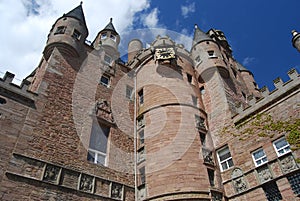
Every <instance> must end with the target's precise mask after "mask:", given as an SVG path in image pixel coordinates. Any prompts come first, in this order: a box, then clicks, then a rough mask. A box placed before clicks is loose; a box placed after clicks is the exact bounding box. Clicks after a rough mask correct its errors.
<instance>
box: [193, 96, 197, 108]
mask: <svg viewBox="0 0 300 201" xmlns="http://www.w3.org/2000/svg"><path fill="white" fill-rule="evenodd" d="M192 101H193V106H196V107H197V106H198V98H197V97H196V96H193V95H192Z"/></svg>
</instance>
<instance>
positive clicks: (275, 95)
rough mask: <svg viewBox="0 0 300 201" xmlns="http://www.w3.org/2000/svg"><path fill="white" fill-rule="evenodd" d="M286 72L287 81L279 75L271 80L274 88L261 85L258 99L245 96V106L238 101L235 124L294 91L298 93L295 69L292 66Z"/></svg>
mask: <svg viewBox="0 0 300 201" xmlns="http://www.w3.org/2000/svg"><path fill="white" fill-rule="evenodd" d="M287 74H288V76H289V78H290V79H289V80H288V81H287V82H283V81H282V79H281V78H279V77H278V78H276V79H275V80H273V83H274V86H275V89H274V90H272V91H269V89H268V87H266V86H264V87H262V88H261V89H260V92H261V94H262V97H261V98H260V99H256V98H255V97H253V96H249V97H248V98H247V100H248V102H247V103H248V106H246V107H243V105H242V104H241V103H238V104H237V106H236V112H237V114H235V115H234V116H233V119H234V122H235V124H238V123H240V122H242V121H244V120H246V119H247V118H249V117H251V116H253V115H255V114H257V113H259V112H261V111H263V110H265V109H266V108H268V107H270V106H272V105H274V104H277V103H280V102H281V101H283V99H284V98H286V97H287V96H293V95H294V94H295V93H298V92H299V88H300V76H299V74H298V72H297V70H296V69H295V68H292V69H291V70H289V71H288V72H287Z"/></svg>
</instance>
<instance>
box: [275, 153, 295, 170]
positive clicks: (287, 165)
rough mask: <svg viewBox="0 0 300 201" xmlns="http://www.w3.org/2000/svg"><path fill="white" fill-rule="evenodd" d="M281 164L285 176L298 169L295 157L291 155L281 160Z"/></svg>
mask: <svg viewBox="0 0 300 201" xmlns="http://www.w3.org/2000/svg"><path fill="white" fill-rule="evenodd" d="M279 163H280V167H281V170H282V173H283V174H287V173H289V172H291V171H293V170H296V169H298V166H297V164H296V162H295V160H294V157H293V155H291V154H289V155H285V156H283V157H281V158H279Z"/></svg>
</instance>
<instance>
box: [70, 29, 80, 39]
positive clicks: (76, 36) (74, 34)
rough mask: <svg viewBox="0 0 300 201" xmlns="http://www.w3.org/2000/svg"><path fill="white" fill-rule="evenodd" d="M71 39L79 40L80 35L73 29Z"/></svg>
mask: <svg viewBox="0 0 300 201" xmlns="http://www.w3.org/2000/svg"><path fill="white" fill-rule="evenodd" d="M72 37H73V38H76V39H77V40H80V37H81V33H80V32H79V31H78V30H76V29H74V31H73V34H72Z"/></svg>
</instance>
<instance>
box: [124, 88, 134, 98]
mask: <svg viewBox="0 0 300 201" xmlns="http://www.w3.org/2000/svg"><path fill="white" fill-rule="evenodd" d="M132 91H133V87H131V86H128V85H126V98H128V99H129V100H132Z"/></svg>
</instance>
